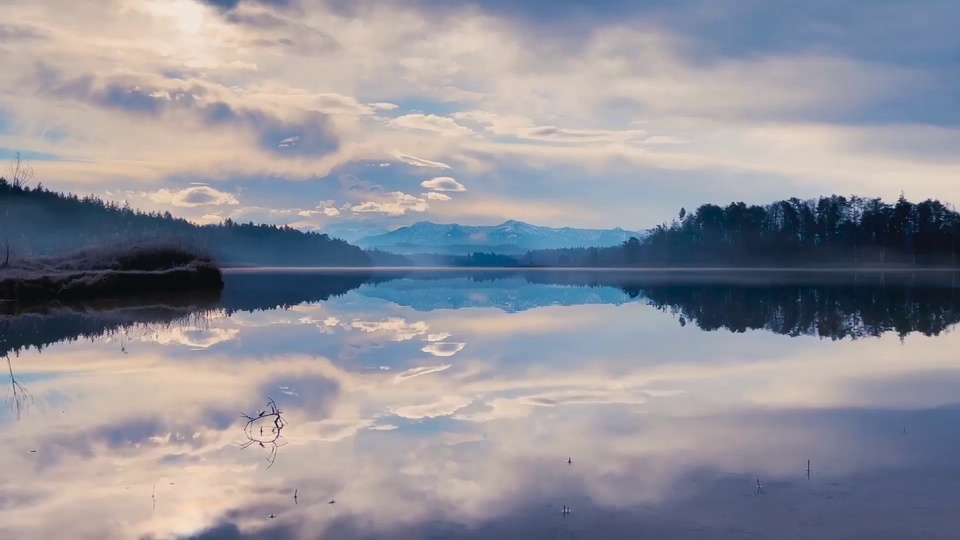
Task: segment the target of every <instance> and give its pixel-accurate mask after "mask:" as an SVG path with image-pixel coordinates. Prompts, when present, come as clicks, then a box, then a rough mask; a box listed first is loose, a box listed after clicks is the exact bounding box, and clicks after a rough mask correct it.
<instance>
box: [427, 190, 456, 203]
mask: <svg viewBox="0 0 960 540" xmlns="http://www.w3.org/2000/svg"><path fill="white" fill-rule="evenodd" d="M423 196H424V197H426V198H427V199H429V200H431V201H449V200H452V199H453V198H452V197H450V196H449V195H447V194H446V193H439V192H436V191H428V192H426V193H424V194H423Z"/></svg>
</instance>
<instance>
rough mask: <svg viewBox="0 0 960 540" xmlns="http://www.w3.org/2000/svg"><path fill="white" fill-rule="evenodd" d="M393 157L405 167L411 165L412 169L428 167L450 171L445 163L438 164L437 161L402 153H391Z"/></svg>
mask: <svg viewBox="0 0 960 540" xmlns="http://www.w3.org/2000/svg"><path fill="white" fill-rule="evenodd" d="M393 157H394V158H395V159H396V160H397V161H400V162H402V163H406V164H407V165H413V166H414V167H429V168H434V169H450V168H451V167H450V166H449V165H447V164H446V163H440V162H439V161H430V160H429V159H423V158H418V157H415V156H410V155H407V154H404V153H402V152H396V151H395V152H393Z"/></svg>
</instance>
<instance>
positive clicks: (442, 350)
mask: <svg viewBox="0 0 960 540" xmlns="http://www.w3.org/2000/svg"><path fill="white" fill-rule="evenodd" d="M466 346H467V344H466V343H451V342H446V341H438V342H435V343H431V344H429V345H425V346H424V347H423V348H422V349H420V350H421V351H423V352H425V353H429V354H432V355H434V356H443V357H445V356H453V355H455V354H457V353H458V352H460V351H462V350H463V348H464V347H466Z"/></svg>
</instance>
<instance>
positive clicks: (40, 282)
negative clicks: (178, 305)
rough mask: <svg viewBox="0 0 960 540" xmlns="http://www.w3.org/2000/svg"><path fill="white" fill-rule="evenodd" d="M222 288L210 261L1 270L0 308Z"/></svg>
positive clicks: (219, 275)
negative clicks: (113, 267)
mask: <svg viewBox="0 0 960 540" xmlns="http://www.w3.org/2000/svg"><path fill="white" fill-rule="evenodd" d="M222 289H223V273H222V272H221V270H220V268H218V267H217V266H216V265H214V264H213V263H209V262H199V263H192V264H189V265H187V266H181V267H177V268H170V269H167V270H69V271H60V272H51V273H36V272H34V273H30V272H18V271H16V270H12V271H0V306H2V308H0V309H3V311H22V310H24V309H25V308H27V307H30V306H36V305H39V304H44V303H50V302H61V303H67V302H83V301H92V300H102V299H108V298H112V297H120V296H136V295H144V294H151V295H155V294H166V293H175V292H181V291H191V290H222Z"/></svg>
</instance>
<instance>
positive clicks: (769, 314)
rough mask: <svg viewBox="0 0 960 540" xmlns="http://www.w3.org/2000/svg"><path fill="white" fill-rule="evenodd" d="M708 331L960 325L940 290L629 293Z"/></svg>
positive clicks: (865, 333)
mask: <svg viewBox="0 0 960 540" xmlns="http://www.w3.org/2000/svg"><path fill="white" fill-rule="evenodd" d="M625 290H627V291H628V293H629V294H630V295H631V296H642V297H645V298H647V300H648V302H649V304H650V305H652V306H654V307H656V308H658V309H661V310H664V311H670V312H672V313H674V314H675V315H677V316H678V318H679V320H680V322H681V324H684V323H685V322H686V321H690V322H693V323H694V324H696V325H697V327H699V328H701V329H703V330H707V331H713V330H720V329H727V330H729V331H731V332H744V331H746V330H768V331H771V332H776V333H778V334H784V335H789V336H800V335H814V336H820V337H826V338H830V339H834V340H838V339H847V338H849V339H856V338H860V337H869V336H879V335H881V334H883V333H886V332H896V333H897V335H899V336H901V337H904V336H906V335H907V334H910V333H913V332H919V333H922V334H924V335H928V336H931V335H939V334H940V333H942V332H945V331H948V330H950V329H951V328H952V327H953V326H954V325H956V324H957V323H958V322H960V309H958V308H960V306H958V303H957V301H956V295H955V294H954V293H953V291H952V290H950V289H942V288H938V287H909V286H901V287H893V286H891V287H885V286H878V285H867V286H862V287H856V288H852V287H837V286H814V285H801V286H782V285H781V286H770V287H756V286H754V287H744V286H709V285H686V286H664V287H646V288H632V289H625Z"/></svg>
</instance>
